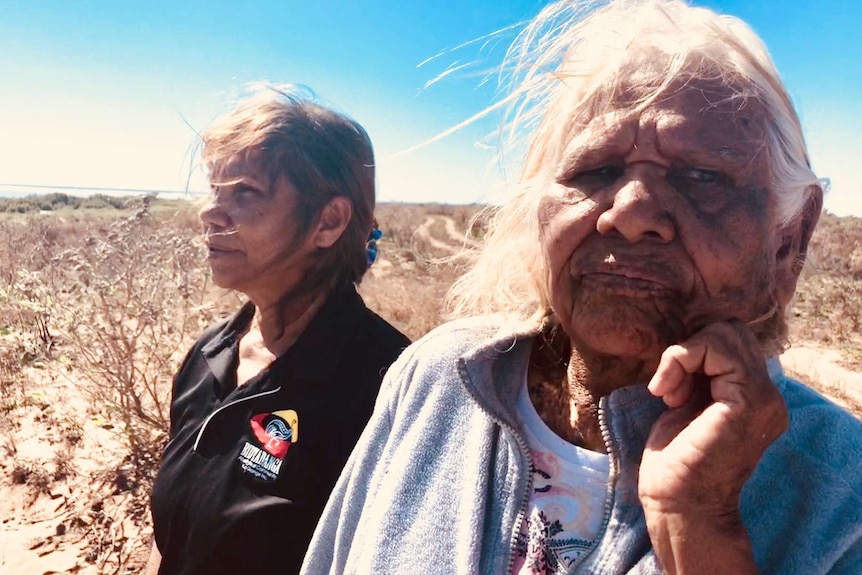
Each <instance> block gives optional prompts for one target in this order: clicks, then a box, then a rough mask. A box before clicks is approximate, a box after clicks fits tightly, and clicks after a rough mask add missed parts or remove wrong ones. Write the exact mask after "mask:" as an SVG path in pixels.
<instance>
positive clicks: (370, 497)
mask: <svg viewBox="0 0 862 575" xmlns="http://www.w3.org/2000/svg"><path fill="white" fill-rule="evenodd" d="M411 355H412V354H411V353H410V349H409V348H408V350H407V351H405V352H404V353H403V354H402V355H401V357H400V358H399V359H398V360H397V361H396V362H395V363H394V364H393V365H392V367H391V368H390V369H389V371H388V372H387V374H386V376H385V378H384V380H383V384H382V386H381V390H380V394H379V395H378V397H377V401H376V403H375V406H374V412H373V413H372V415H371V419H370V420H369V421H368V425H367V426H366V427H365V430H364V431H363V433H362V435H361V436H360V437H359V441H358V442H357V444H356V447H355V448H354V449H353V452H352V453H351V455H350V458H349V459H348V460H347V464H346V465H345V467H344V469H343V470H342V472H341V475H340V477H339V478H338V481H337V483H336V484H335V488H334V489H333V491H332V494H331V495H330V497H329V501H328V502H327V504H326V507H325V508H324V510H323V515H322V516H321V518H320V521H319V523H318V524H317V529H316V530H315V532H314V536H313V537H312V539H311V543H310V544H309V547H308V552H307V553H306V556H305V561H304V562H303V564H302V569H301V571H300V573H301V575H324V574H332V575H336V574H338V575H342V574H344V573H349V572H352V569H351V568H350V564H351V557H354V558H355V557H356V556H357V555H358V554H360V553H361V552H362V547H363V544H364V543H366V542H365V540H364V539H363V532H362V530H361V526H362V517H363V515H364V513H365V511H366V508H367V507H371V505H372V504H373V501H374V496H375V494H376V491H377V488H378V486H379V484H380V478H382V477H383V476H384V475H385V473H386V468H387V466H388V458H389V455H390V453H391V450H390V446H391V445H392V444H393V442H394V438H393V437H392V419H393V417H394V414H395V411H396V408H397V405H398V401H399V397H400V396H401V394H402V391H403V389H404V388H405V387H406V385H407V384H408V383H409V381H410V379H411V377H412V371H413V370H412V369H409V368H408V363H409V357H408V356H411ZM395 443H396V444H397V442H395ZM368 543H370V544H372V545H373V542H368Z"/></svg>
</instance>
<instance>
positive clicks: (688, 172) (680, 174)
mask: <svg viewBox="0 0 862 575" xmlns="http://www.w3.org/2000/svg"><path fill="white" fill-rule="evenodd" d="M671 178H672V179H676V180H679V181H685V182H689V183H692V184H723V183H725V182H726V181H727V178H726V177H725V176H724V174H722V173H721V172H716V171H714V170H701V169H699V168H682V169H678V170H674V171H673V172H671Z"/></svg>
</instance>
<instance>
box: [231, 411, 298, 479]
mask: <svg viewBox="0 0 862 575" xmlns="http://www.w3.org/2000/svg"><path fill="white" fill-rule="evenodd" d="M249 424H250V425H251V431H252V433H253V434H254V437H255V439H256V440H257V442H258V443H259V445H254V444H253V443H251V442H249V441H246V442H245V445H243V447H242V450H241V451H240V453H239V457H238V459H239V463H240V466H241V467H242V470H243V471H244V472H246V473H249V474H251V475H253V476H254V477H256V478H257V479H260V480H262V481H275V479H276V478H277V477H278V474H279V472H280V471H281V464H282V463H283V462H284V457H285V456H286V455H287V451H288V449H290V446H291V444H293V443H296V442H297V441H299V416H298V415H297V414H296V412H295V411H294V410H292V409H284V410H281V411H273V412H272V413H258V414H257V415H255V416H254V417H252V418H251V420H250V421H249Z"/></svg>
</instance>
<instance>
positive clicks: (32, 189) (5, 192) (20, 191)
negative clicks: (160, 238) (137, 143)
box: [0, 184, 206, 199]
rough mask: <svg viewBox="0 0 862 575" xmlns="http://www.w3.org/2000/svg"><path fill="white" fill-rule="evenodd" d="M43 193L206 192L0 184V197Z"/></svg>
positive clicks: (171, 195) (182, 194)
mask: <svg viewBox="0 0 862 575" xmlns="http://www.w3.org/2000/svg"><path fill="white" fill-rule="evenodd" d="M45 194H66V195H69V196H76V197H79V198H86V197H87V196H92V195H95V194H102V195H105V196H143V195H146V194H151V195H153V194H154V195H156V196H158V197H160V198H167V199H184V198H188V199H194V198H197V197H200V196H202V195H204V194H206V192H202V191H195V190H189V191H182V190H147V189H140V188H99V187H86V186H42V185H36V184H0V198H24V197H27V196H42V195H45Z"/></svg>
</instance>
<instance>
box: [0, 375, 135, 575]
mask: <svg viewBox="0 0 862 575" xmlns="http://www.w3.org/2000/svg"><path fill="white" fill-rule="evenodd" d="M70 375H72V374H59V375H58V373H56V372H55V373H51V372H49V371H48V370H39V369H32V368H28V369H26V370H25V372H24V373H23V374H22V376H23V377H24V378H26V379H27V381H28V384H27V385H26V387H24V388H23V389H22V392H21V394H20V396H17V400H18V401H16V407H14V409H13V410H11V411H10V412H7V413H6V414H5V416H6V419H5V423H6V424H7V425H4V427H3V428H2V429H0V439H2V443H0V449H3V452H4V457H3V458H2V459H0V574H2V575H48V574H60V573H77V574H81V575H100V574H102V573H136V572H138V571H139V570H140V569H139V566H140V562H141V561H142V560H145V558H146V548H148V541H149V531H148V530H147V529H146V528H145V527H144V526H142V525H141V524H140V522H135V521H133V520H131V519H130V517H129V516H130V514H131V510H130V508H129V503H130V501H131V497H130V493H129V492H128V491H123V490H121V489H118V484H119V482H118V476H117V474H116V473H114V472H112V471H111V470H113V469H116V468H117V467H119V465H120V463H121V461H122V456H121V451H120V449H119V441H118V437H117V433H116V430H115V429H113V428H112V425H111V423H110V421H109V420H107V419H106V418H105V417H104V416H103V415H100V414H98V413H96V412H94V411H93V410H91V409H90V408H89V407H88V402H87V401H86V400H85V399H84V398H82V397H80V395H79V393H78V392H77V391H76V389H77V388H76V386H75V385H74V381H73V379H71V378H70V377H69V376H70ZM10 422H14V425H13V426H12V427H11V428H10V426H9V425H8V424H9V423H10ZM123 563H125V564H128V565H129V566H130V567H131V568H132V570H122V569H121V570H117V567H118V566H119V565H120V564H123Z"/></svg>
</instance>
